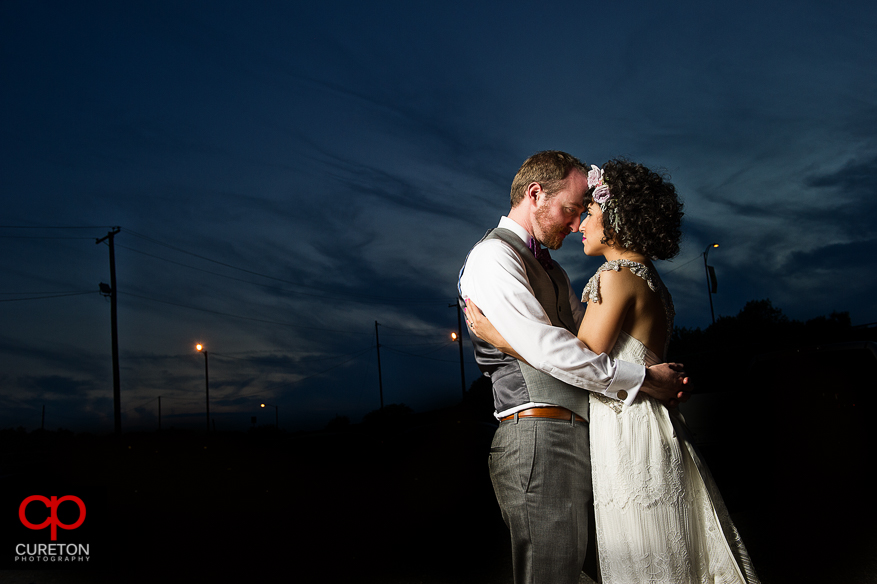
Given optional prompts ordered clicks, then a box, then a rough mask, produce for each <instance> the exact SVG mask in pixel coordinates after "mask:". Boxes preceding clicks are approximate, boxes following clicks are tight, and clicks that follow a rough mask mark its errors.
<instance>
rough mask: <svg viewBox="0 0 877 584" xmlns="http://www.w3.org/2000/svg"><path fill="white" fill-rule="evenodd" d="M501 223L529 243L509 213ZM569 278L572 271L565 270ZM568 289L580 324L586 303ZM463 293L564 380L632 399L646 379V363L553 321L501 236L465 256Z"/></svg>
mask: <svg viewBox="0 0 877 584" xmlns="http://www.w3.org/2000/svg"><path fill="white" fill-rule="evenodd" d="M499 227H503V228H505V229H508V230H510V231H513V232H514V233H515V234H516V235H517V236H518V237H520V238H521V240H522V241H523V242H524V244H525V245H526V244H527V243H528V242H529V241H530V234H529V233H528V232H527V230H526V229H524V228H523V227H522V226H521V225H519V224H518V223H517V222H515V221H514V220H512V219H509V218H508V217H503V218H502V219H500V221H499ZM561 272H562V273H563V276H564V278H565V279H566V281H567V282H569V276H567V275H566V272H564V271H563V270H561ZM567 289H568V290H569V296H570V298H569V302H570V306H572V309H573V313H574V316H575V322H576V325H579V324H581V322H582V318H583V317H584V314H585V307H584V306H583V305H582V302H581V300H580V299H579V297H578V296H577V295H576V294H575V293H574V292H573V291H572V287H571V286H569V285H568V286H567ZM460 292H461V294H462V296H463V298H471V299H472V301H473V302H474V303H475V304H476V305H478V308H480V309H481V311H482V312H483V313H484V315H485V316H487V318H489V319H490V322H492V323H493V326H495V327H496V330H497V331H499V333H500V334H501V335H502V336H503V337H504V338H505V339H506V341H508V343H509V345H510V346H511V347H513V348H514V350H515V351H516V352H517V353H518V354H519V355H520V356H521V357H523V359H524V360H525V361H526V362H527V363H529V364H530V365H531V366H532V367H534V368H536V369H539V370H540V371H543V372H544V373H547V374H549V375H551V376H552V377H555V378H557V379H559V380H561V381H563V382H565V383H568V384H570V385H573V386H575V387H581V388H583V389H586V390H588V391H594V392H597V393H601V394H603V395H605V396H608V397H611V398H613V399H618V400H621V401H624V403H625V404H630V403H632V402H633V400H634V399H635V398H636V394H637V393H638V392H639V388H640V386H641V385H642V383H643V381H644V380H645V375H646V371H645V367H643V366H642V365H635V364H633V363H628V362H626V361H618V360H615V359H611V358H609V357H608V356H607V355H606V354H605V353H602V354H600V355H597V354H595V353H594V352H592V351H590V350H589V349H588V348H587V347H586V346H585V345H584V343H582V342H581V341H580V340H579V339H578V338H577V337H576V336H575V334H574V333H571V332H569V331H568V330H566V329H564V328H561V327H556V326H554V325H552V324H551V321H550V320H549V319H548V315H547V314H545V310H544V309H543V308H542V305H541V304H539V301H538V300H537V299H536V296H535V295H534V294H533V289H532V288H531V287H530V283H529V281H528V280H527V269H526V267H525V266H524V263H523V260H522V259H521V257H520V256H519V255H518V252H516V251H515V250H514V249H512V247H511V246H509V245H508V244H507V243H505V242H504V241H502V240H501V239H489V240H487V241H483V242H481V243H479V244H478V245H476V246H475V248H474V249H473V250H472V251H471V252H470V254H469V257H468V259H467V260H466V266H465V269H464V271H463V276H462V277H461V278H460ZM542 405H554V404H541V403H539V404H536V403H530V404H523V405H521V406H518V407H515V408H513V409H511V410H508V411H505V412H496V414H495V415H496V416H497V417H498V418H499V417H504V416H507V415H510V414H513V413H514V412H516V411H520V410H522V409H526V408H530V407H534V406H542Z"/></svg>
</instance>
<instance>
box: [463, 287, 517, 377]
mask: <svg viewBox="0 0 877 584" xmlns="http://www.w3.org/2000/svg"><path fill="white" fill-rule="evenodd" d="M463 312H465V314H466V324H468V325H469V330H471V331H472V332H473V333H475V336H477V337H478V338H479V339H481V340H482V341H487V342H488V343H490V344H491V345H493V346H494V347H496V348H497V349H499V350H500V351H502V352H503V353H505V354H506V355H511V356H512V357H514V358H515V359H517V360H519V361H524V359H523V358H521V356H520V355H518V354H517V353H516V352H515V350H514V349H512V348H511V346H510V345H509V344H508V342H507V341H506V340H505V338H504V337H503V336H502V335H501V334H499V331H497V330H496V328H495V327H494V326H493V323H492V322H490V319H488V318H487V317H486V316H484V313H482V312H481V309H480V308H478V307H477V306H476V305H475V303H474V302H472V301H471V300H469V299H468V298H467V299H466V308H465V309H464V311H463ZM525 362H526V361H525Z"/></svg>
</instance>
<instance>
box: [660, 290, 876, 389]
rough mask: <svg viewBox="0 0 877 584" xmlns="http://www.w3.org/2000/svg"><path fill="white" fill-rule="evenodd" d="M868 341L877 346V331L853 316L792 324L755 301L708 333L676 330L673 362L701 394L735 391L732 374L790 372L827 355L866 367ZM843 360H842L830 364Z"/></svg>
mask: <svg viewBox="0 0 877 584" xmlns="http://www.w3.org/2000/svg"><path fill="white" fill-rule="evenodd" d="M869 341H871V342H874V341H877V326H873V325H872V326H855V327H854V326H852V324H851V322H850V315H849V313H848V312H832V313H831V314H829V315H828V316H818V317H816V318H812V319H809V320H807V321H803V322H802V321H799V320H793V319H790V318H788V317H787V316H786V315H785V314H783V312H782V310H781V309H779V308H777V307H775V306H774V305H773V304H772V303H771V301H770V300H769V299H765V300H751V301H749V302H747V303H746V305H745V306H744V307H743V309H742V310H741V311H740V312H739V313H737V315H735V316H722V317H719V318H718V319H717V320H716V322H715V323H714V324H712V325H710V326H708V327H707V328H706V329H704V330H701V329H700V328H695V329H690V328H684V327H676V328H675V329H674V330H673V336H672V338H671V341H670V351H669V355H668V360H670V361H675V362H680V363H684V364H685V366H686V370H687V371H689V372H690V373H691V374H692V375H693V376H694V377H695V378H696V380H697V390H698V391H699V392H709V391H723V390H734V389H735V388H736V384H738V383H739V379H737V378H736V377H735V375H729V369H731V368H733V369H735V370H737V371H740V370H746V369H761V370H763V369H765V368H767V369H771V368H774V369H775V368H779V369H785V368H786V366H787V365H788V364H789V363H791V362H793V361H799V360H801V359H805V360H810V359H813V358H814V356H815V355H816V354H817V353H821V354H825V352H827V351H833V352H834V351H845V352H846V355H845V356H846V358H849V359H852V360H855V361H857V362H858V361H860V360H864V361H863V363H864V364H867V362H868V360H869V359H870V357H869V355H868V353H869V350H868V348H867V347H863V346H860V345H859V346H854V344H856V343H859V344H863V343H867V342H869ZM856 349H859V350H858V351H857V350H856ZM875 357H877V355H875ZM838 358H843V357H838V356H837V355H835V356H833V357H831V360H833V361H834V360H836V359H838ZM817 360H818V359H817ZM874 365H877V361H874Z"/></svg>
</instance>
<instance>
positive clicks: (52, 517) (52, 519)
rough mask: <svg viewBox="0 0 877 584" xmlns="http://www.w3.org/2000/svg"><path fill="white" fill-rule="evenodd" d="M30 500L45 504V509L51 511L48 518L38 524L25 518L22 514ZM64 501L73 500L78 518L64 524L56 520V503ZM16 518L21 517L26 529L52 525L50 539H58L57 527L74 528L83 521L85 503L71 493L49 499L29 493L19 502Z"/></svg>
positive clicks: (43, 527)
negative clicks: (74, 521)
mask: <svg viewBox="0 0 877 584" xmlns="http://www.w3.org/2000/svg"><path fill="white" fill-rule="evenodd" d="M31 501H40V502H41V503H43V504H44V505H45V506H46V509H49V510H50V511H51V513H49V518H48V519H46V520H45V521H43V522H42V523H40V524H39V525H34V524H33V523H31V522H30V521H28V520H27V517H25V516H24V511H25V509H27V506H28V505H29V504H30V502H31ZM64 501H73V502H74V503H76V505H78V506H79V519H78V520H77V521H76V523H72V524H69V525H68V524H66V523H61V522H60V521H58V505H60V504H61V503H63V502H64ZM18 518H19V519H21V523H22V525H24V526H25V527H27V528H28V529H45V528H46V526H48V525H51V526H52V541H55V540H57V539H58V528H59V527H60V528H61V529H76V528H77V527H79V526H80V525H82V522H83V521H85V503H83V502H82V499H80V498H79V497H74V496H73V495H67V496H65V497H61V498H60V499H59V498H58V497H52V498H51V499H49V498H47V497H43V496H42V495H31V496H30V497H28V498H27V499H25V500H24V501H22V502H21V505H20V506H19V507H18Z"/></svg>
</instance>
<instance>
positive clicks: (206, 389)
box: [195, 343, 210, 433]
mask: <svg viewBox="0 0 877 584" xmlns="http://www.w3.org/2000/svg"><path fill="white" fill-rule="evenodd" d="M195 350H196V351H198V352H199V353H204V392H205V399H206V404H207V432H208V433H209V432H210V375H209V373H208V370H207V349H205V348H204V345H202V344H201V343H198V344H197V345H195Z"/></svg>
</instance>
